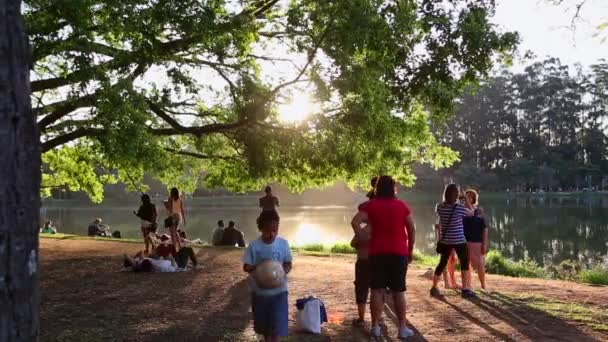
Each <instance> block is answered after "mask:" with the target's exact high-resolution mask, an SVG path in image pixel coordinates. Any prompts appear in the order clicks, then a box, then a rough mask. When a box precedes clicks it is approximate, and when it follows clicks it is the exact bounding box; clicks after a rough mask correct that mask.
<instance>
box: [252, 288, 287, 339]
mask: <svg viewBox="0 0 608 342" xmlns="http://www.w3.org/2000/svg"><path fill="white" fill-rule="evenodd" d="M252 306H253V330H254V331H255V332H256V333H257V334H261V335H264V336H287V335H288V327H289V304H288V302H287V292H282V293H279V294H277V295H274V296H258V295H253V305H252Z"/></svg>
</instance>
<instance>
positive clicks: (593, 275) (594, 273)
mask: <svg viewBox="0 0 608 342" xmlns="http://www.w3.org/2000/svg"><path fill="white" fill-rule="evenodd" d="M579 279H580V281H581V282H583V283H587V284H593V285H608V271H607V270H606V269H604V268H602V267H600V266H596V267H595V268H593V269H590V270H584V271H582V272H581V273H580V275H579Z"/></svg>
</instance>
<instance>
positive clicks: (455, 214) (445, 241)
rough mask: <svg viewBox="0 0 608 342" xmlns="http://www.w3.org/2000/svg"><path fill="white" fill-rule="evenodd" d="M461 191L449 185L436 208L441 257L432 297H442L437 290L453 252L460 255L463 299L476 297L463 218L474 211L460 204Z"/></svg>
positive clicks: (438, 249) (434, 278) (436, 269)
mask: <svg viewBox="0 0 608 342" xmlns="http://www.w3.org/2000/svg"><path fill="white" fill-rule="evenodd" d="M459 193H460V190H459V189H458V186H457V185H456V184H449V185H447V186H446V187H445V191H444V193H443V202H442V203H439V204H438V205H437V208H436V212H437V216H438V217H439V221H440V225H439V227H440V231H439V242H438V243H437V253H439V254H440V255H441V258H440V259H439V264H438V265H437V267H436V268H435V274H434V275H433V287H432V288H431V296H433V297H440V296H441V293H440V292H439V289H438V288H437V283H438V282H439V278H440V277H441V274H442V273H443V271H444V270H445V267H446V265H447V263H448V259H449V258H450V255H451V253H452V251H453V250H455V251H456V254H457V255H458V260H459V261H460V272H461V276H462V293H461V294H462V297H464V298H471V297H475V292H473V291H471V289H470V282H469V280H470V274H469V258H468V253H467V241H466V239H465V237H464V226H463V223H462V222H463V218H464V217H466V216H472V215H473V211H472V210H469V209H467V208H465V207H464V206H463V205H462V204H460V203H459V202H458V195H459Z"/></svg>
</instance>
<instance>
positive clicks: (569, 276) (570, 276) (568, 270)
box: [547, 260, 582, 281]
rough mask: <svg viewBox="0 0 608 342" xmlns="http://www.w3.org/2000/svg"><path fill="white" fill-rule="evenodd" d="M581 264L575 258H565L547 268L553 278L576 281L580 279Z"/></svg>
mask: <svg viewBox="0 0 608 342" xmlns="http://www.w3.org/2000/svg"><path fill="white" fill-rule="evenodd" d="M581 269H582V267H581V265H580V263H578V262H577V261H575V260H564V261H562V262H561V263H559V265H557V266H552V265H551V266H549V267H548V268H547V270H548V272H549V275H550V276H551V278H555V279H563V280H570V281H574V280H577V279H578V275H579V273H580V272H581Z"/></svg>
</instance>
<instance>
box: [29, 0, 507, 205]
mask: <svg viewBox="0 0 608 342" xmlns="http://www.w3.org/2000/svg"><path fill="white" fill-rule="evenodd" d="M456 3H457V4H455V2H454V1H447V0H445V1H434V2H429V1H414V0H408V1H398V2H392V1H389V2H383V1H371V0H355V1H353V0H336V1H316V0H303V1H291V2H284V1H269V2H265V1H262V2H261V1H254V0H246V1H239V2H234V1H232V2H226V1H198V0H185V1H152V2H150V1H143V0H121V1H118V0H110V1H99V0H87V1H55V0H28V1H25V6H24V15H25V21H26V25H27V31H28V32H29V34H30V40H31V42H32V47H33V57H34V72H35V75H34V77H33V81H32V90H33V96H32V100H33V103H34V106H35V108H36V109H35V111H36V113H37V115H38V116H39V127H40V130H41V134H42V141H43V150H44V152H45V153H46V154H49V156H47V157H45V158H46V159H51V158H55V159H56V160H55V161H54V166H53V168H50V167H49V168H47V169H46V170H45V172H46V173H47V176H48V177H47V181H48V180H49V179H54V180H55V181H56V184H53V185H54V186H63V187H68V188H70V189H78V190H83V191H86V192H88V193H89V195H90V196H91V197H92V199H94V200H95V201H99V200H100V198H101V196H102V193H101V191H100V189H99V184H103V183H104V181H103V180H101V179H98V180H97V181H93V180H92V174H91V169H87V170H83V172H85V173H86V176H84V177H75V178H71V179H67V177H65V172H64V174H59V177H55V173H60V172H62V171H61V170H59V168H58V166H57V165H60V164H62V163H64V162H63V161H62V160H61V158H65V159H66V161H65V163H66V164H71V163H72V161H71V159H73V157H72V156H70V155H69V153H67V152H61V151H62V149H64V148H65V149H68V150H69V149H71V148H73V146H78V145H79V144H81V143H86V144H87V146H88V148H90V154H91V156H90V158H93V159H95V160H97V161H99V162H98V163H95V164H91V165H94V166H95V168H94V174H95V175H97V177H98V178H99V177H105V176H106V175H109V174H111V175H113V176H114V177H116V178H117V179H118V180H120V181H124V182H125V183H126V184H127V185H128V187H129V189H131V190H140V191H143V190H145V185H144V184H142V177H143V175H144V174H151V175H153V176H154V177H156V178H157V179H159V180H161V181H162V182H163V183H165V184H167V186H175V185H178V186H179V187H180V188H182V190H185V191H186V192H190V191H192V190H193V189H194V188H195V187H196V186H198V185H201V184H202V185H205V186H208V187H215V186H223V187H226V188H228V189H231V190H234V191H245V190H250V189H252V188H259V186H260V185H261V184H264V183H268V182H279V183H282V184H285V185H287V186H289V187H290V188H291V189H293V190H303V189H304V188H306V187H310V186H323V185H327V184H330V183H332V182H334V181H335V180H336V179H342V180H345V181H346V182H347V183H348V184H350V185H353V186H354V185H357V184H366V183H367V180H368V179H369V176H370V175H372V174H377V173H391V174H393V175H395V176H396V178H397V179H398V180H400V181H401V182H403V183H404V184H406V185H411V184H413V182H414V180H415V178H414V176H413V173H412V170H411V167H410V166H411V164H412V163H425V164H428V165H430V166H432V167H433V168H441V167H446V166H449V165H451V164H452V163H453V162H454V161H456V160H457V155H456V154H455V153H454V152H453V151H451V150H450V149H449V148H447V147H445V145H443V144H442V143H441V142H438V141H437V139H436V136H435V134H434V132H433V131H432V130H431V129H430V127H431V125H436V124H439V123H441V122H443V121H444V120H445V119H446V118H447V117H449V115H450V114H451V112H452V104H453V102H454V101H453V100H454V99H455V98H456V97H457V96H458V95H459V94H460V93H461V92H462V90H463V89H465V87H466V86H467V85H470V84H474V83H476V82H477V81H478V79H479V78H480V77H482V76H484V75H485V74H486V73H487V72H488V71H489V70H490V69H491V68H492V61H493V60H496V59H497V57H498V58H499V59H505V58H506V59H508V58H509V56H510V54H511V52H512V51H513V50H514V48H515V45H516V44H517V41H518V37H517V35H516V34H514V33H509V32H507V33H499V31H498V30H497V29H496V28H495V27H494V26H493V25H492V24H491V20H490V17H491V15H492V14H493V12H494V7H495V6H494V2H493V1H465V0H462V1H457V2H456ZM294 64H295V65H296V67H294ZM302 91H304V92H310V93H314V94H315V97H316V100H317V101H319V105H320V109H319V110H318V113H310V116H309V117H308V120H305V121H304V122H301V123H298V124H287V123H284V122H282V121H281V120H280V114H281V113H279V109H278V108H279V107H278V104H279V103H280V102H285V101H288V97H289V96H294V97H298V96H301V94H300V93H299V92H302ZM290 94H291V95H290ZM74 142H76V143H75V144H74ZM57 170H59V171H57Z"/></svg>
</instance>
